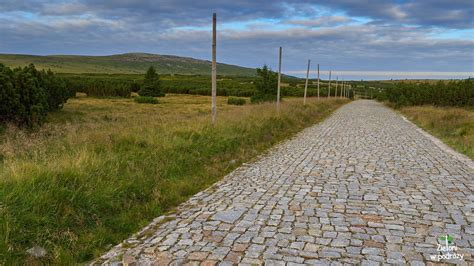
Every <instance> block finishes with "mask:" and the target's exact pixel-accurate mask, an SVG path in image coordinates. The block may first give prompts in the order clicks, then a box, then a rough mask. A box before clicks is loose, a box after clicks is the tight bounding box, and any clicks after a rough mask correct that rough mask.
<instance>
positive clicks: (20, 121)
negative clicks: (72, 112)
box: [0, 64, 72, 127]
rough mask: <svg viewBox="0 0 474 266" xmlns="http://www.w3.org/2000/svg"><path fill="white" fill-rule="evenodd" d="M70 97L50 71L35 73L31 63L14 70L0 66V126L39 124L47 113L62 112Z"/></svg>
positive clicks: (63, 83) (66, 89)
mask: <svg viewBox="0 0 474 266" xmlns="http://www.w3.org/2000/svg"><path fill="white" fill-rule="evenodd" d="M71 96H72V93H71V91H70V90H69V89H68V88H67V86H66V83H65V82H64V81H63V80H62V79H61V78H58V77H57V76H56V75H54V74H53V72H51V71H48V72H46V71H38V70H36V68H35V66H34V65H33V64H31V65H29V66H27V67H23V68H15V69H13V70H11V69H10V68H9V67H5V66H4V65H2V64H0V124H1V123H6V122H12V123H15V124H17V125H19V126H27V127H34V126H37V125H41V124H42V123H43V122H44V120H45V119H46V115H47V113H48V112H50V111H57V110H59V109H61V108H62V107H63V105H64V103H65V102H66V101H67V99H68V98H69V97H71Z"/></svg>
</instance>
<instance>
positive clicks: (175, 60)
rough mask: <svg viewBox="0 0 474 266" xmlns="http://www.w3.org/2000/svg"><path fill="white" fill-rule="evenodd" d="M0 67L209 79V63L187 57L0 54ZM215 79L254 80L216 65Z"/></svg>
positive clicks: (240, 69)
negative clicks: (148, 72) (150, 69)
mask: <svg viewBox="0 0 474 266" xmlns="http://www.w3.org/2000/svg"><path fill="white" fill-rule="evenodd" d="M0 63H3V64H5V65H6V66H10V67H18V66H26V65H29V64H31V63H33V64H35V66H36V68H37V69H51V70H52V71H54V72H56V73H76V74H80V73H109V74H112V73H113V74H142V73H145V72H146V70H147V69H148V67H150V66H154V67H155V68H156V70H157V71H158V73H160V74H201V75H210V73H211V62H210V61H205V60H198V59H193V58H188V57H178V56H169V55H154V54H143V53H130V54H118V55H110V56H80V55H50V56H38V55H19V54H0ZM217 68H218V69H219V70H218V71H219V75H231V76H255V73H256V72H255V69H252V68H245V67H240V66H235V65H228V64H223V63H218V64H217Z"/></svg>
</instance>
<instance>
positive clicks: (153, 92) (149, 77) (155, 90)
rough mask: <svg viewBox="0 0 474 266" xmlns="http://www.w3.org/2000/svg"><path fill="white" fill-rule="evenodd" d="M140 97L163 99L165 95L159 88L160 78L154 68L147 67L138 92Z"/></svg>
mask: <svg viewBox="0 0 474 266" xmlns="http://www.w3.org/2000/svg"><path fill="white" fill-rule="evenodd" d="M138 95H140V96H149V97H163V96H165V93H164V92H163V90H162V88H161V82H160V76H158V74H157V73H156V70H155V68H154V67H152V66H151V67H149V68H148V70H147V72H146V74H145V80H144V82H143V86H142V88H141V89H140V90H139V91H138Z"/></svg>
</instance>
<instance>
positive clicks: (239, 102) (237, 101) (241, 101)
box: [227, 97, 247, 105]
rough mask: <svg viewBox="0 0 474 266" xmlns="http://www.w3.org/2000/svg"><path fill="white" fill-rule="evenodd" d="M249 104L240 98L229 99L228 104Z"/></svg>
mask: <svg viewBox="0 0 474 266" xmlns="http://www.w3.org/2000/svg"><path fill="white" fill-rule="evenodd" d="M246 102H247V100H245V99H244V98H238V97H229V99H227V104H231V105H244V104H245V103H246Z"/></svg>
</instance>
